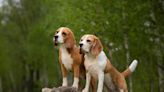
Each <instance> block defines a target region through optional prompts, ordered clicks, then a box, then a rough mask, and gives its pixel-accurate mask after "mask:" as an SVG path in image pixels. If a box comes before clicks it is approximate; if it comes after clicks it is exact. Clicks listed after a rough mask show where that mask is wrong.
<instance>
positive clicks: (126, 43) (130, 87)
mask: <svg viewBox="0 0 164 92" xmlns="http://www.w3.org/2000/svg"><path fill="white" fill-rule="evenodd" d="M124 47H125V51H126V62H127V67H128V65H129V63H130V53H129V45H128V34H127V32H125V33H124ZM132 85H133V84H132V77H129V92H133V87H132Z"/></svg>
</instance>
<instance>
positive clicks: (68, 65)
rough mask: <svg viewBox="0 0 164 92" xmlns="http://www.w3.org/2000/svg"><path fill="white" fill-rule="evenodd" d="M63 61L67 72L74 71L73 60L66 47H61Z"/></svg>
mask: <svg viewBox="0 0 164 92" xmlns="http://www.w3.org/2000/svg"><path fill="white" fill-rule="evenodd" d="M61 60H62V63H63V64H64V66H65V68H66V69H67V70H71V69H72V64H73V59H72V57H71V54H69V53H68V51H67V49H66V48H65V47H64V46H62V47H61Z"/></svg>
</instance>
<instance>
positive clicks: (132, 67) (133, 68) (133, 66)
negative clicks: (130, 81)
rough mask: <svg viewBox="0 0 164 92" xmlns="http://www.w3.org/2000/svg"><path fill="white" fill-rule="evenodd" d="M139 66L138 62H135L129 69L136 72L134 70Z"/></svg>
mask: <svg viewBox="0 0 164 92" xmlns="http://www.w3.org/2000/svg"><path fill="white" fill-rule="evenodd" d="M137 64H138V61H137V60H133V62H132V63H131V64H130V66H129V69H130V70H131V72H134V70H135V69H136V67H137Z"/></svg>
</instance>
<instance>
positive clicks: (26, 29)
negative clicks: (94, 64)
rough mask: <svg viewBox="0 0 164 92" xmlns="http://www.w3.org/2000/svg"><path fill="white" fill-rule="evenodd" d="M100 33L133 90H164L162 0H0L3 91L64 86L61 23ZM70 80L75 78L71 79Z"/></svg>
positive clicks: (78, 32)
mask: <svg viewBox="0 0 164 92" xmlns="http://www.w3.org/2000/svg"><path fill="white" fill-rule="evenodd" d="M61 26H66V27H69V28H71V29H72V31H73V32H74V34H75V37H76V40H77V43H78V41H79V39H80V37H81V36H82V35H84V34H86V33H90V34H96V35H97V36H98V37H99V38H100V39H101V41H102V43H103V46H104V50H105V52H106V54H107V56H108V57H109V59H110V60H111V62H112V64H113V65H114V66H115V67H116V68H117V69H118V70H119V71H123V70H125V69H126V67H127V65H129V64H130V63H131V61H132V60H133V59H137V60H138V61H139V65H138V67H137V69H136V71H135V72H134V73H133V74H132V76H131V77H130V78H127V82H128V88H129V90H130V92H164V0H0V92H41V88H42V87H45V86H48V87H53V86H60V85H61V81H62V77H61V72H60V67H59V63H58V50H57V49H54V47H53V42H52V38H53V35H54V32H55V31H56V29H57V28H59V27H61ZM70 79H71V78H70Z"/></svg>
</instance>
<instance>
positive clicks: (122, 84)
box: [79, 34, 138, 92]
mask: <svg viewBox="0 0 164 92" xmlns="http://www.w3.org/2000/svg"><path fill="white" fill-rule="evenodd" d="M79 45H80V49H81V53H84V54H85V56H84V58H85V61H84V65H85V68H86V71H87V72H86V85H85V88H84V89H83V91H82V92H88V91H89V83H90V80H91V76H96V77H97V78H96V79H98V88H97V92H102V90H103V83H104V76H105V74H110V77H111V81H112V82H111V84H113V85H116V87H117V88H118V89H119V91H120V92H128V89H127V85H126V81H125V77H126V76H129V75H130V74H131V73H132V72H133V71H134V70H135V68H136V66H137V63H138V62H137V60H134V61H133V62H132V64H131V65H130V67H129V68H128V69H126V70H125V71H124V72H123V73H120V72H119V71H118V70H117V69H116V68H115V67H114V66H113V65H112V64H111V63H110V61H109V60H108V58H107V56H106V55H105V53H104V51H103V47H102V44H101V42H100V40H99V38H98V37H96V36H94V35H90V34H88V35H84V36H83V37H82V38H81V40H80V42H79Z"/></svg>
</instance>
